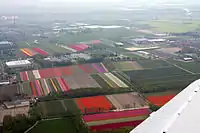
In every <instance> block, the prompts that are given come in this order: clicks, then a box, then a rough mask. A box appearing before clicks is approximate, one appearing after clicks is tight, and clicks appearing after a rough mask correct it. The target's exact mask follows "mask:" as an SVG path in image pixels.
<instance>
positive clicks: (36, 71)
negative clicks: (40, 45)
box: [32, 70, 41, 79]
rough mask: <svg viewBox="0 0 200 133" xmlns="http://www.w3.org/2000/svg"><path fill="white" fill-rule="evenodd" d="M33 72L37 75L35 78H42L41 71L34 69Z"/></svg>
mask: <svg viewBox="0 0 200 133" xmlns="http://www.w3.org/2000/svg"><path fill="white" fill-rule="evenodd" d="M32 72H33V75H34V76H35V79H40V78H41V76H40V73H39V71H38V70H33V71H32Z"/></svg>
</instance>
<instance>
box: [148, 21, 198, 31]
mask: <svg viewBox="0 0 200 133" xmlns="http://www.w3.org/2000/svg"><path fill="white" fill-rule="evenodd" d="M144 23H146V24H148V25H150V26H151V27H153V28H151V30H153V31H158V32H171V33H183V32H189V31H193V30H195V29H197V28H199V22H191V23H188V24H184V23H182V22H171V21H149V22H144Z"/></svg>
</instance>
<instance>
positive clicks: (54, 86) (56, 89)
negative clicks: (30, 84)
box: [50, 79, 58, 92]
mask: <svg viewBox="0 0 200 133" xmlns="http://www.w3.org/2000/svg"><path fill="white" fill-rule="evenodd" d="M50 81H51V84H52V85H53V88H54V89H55V91H56V92H58V88H57V87H56V85H55V84H54V82H53V80H52V79H50Z"/></svg>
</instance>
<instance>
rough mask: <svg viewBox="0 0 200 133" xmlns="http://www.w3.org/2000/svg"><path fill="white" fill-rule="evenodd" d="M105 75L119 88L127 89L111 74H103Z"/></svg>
mask: <svg viewBox="0 0 200 133" xmlns="http://www.w3.org/2000/svg"><path fill="white" fill-rule="evenodd" d="M105 75H106V76H108V77H109V78H110V79H111V80H112V81H114V82H115V83H116V84H117V85H118V86H119V87H123V88H128V86H127V85H126V84H125V83H124V82H123V81H121V80H120V79H119V78H117V77H116V76H114V75H113V74H112V73H105Z"/></svg>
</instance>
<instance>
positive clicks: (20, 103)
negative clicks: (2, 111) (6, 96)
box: [4, 100, 30, 109]
mask: <svg viewBox="0 0 200 133" xmlns="http://www.w3.org/2000/svg"><path fill="white" fill-rule="evenodd" d="M29 104H30V102H29V101H27V100H17V101H12V102H4V105H5V107H6V108H7V109H11V108H16V107H26V106H29Z"/></svg>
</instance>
